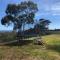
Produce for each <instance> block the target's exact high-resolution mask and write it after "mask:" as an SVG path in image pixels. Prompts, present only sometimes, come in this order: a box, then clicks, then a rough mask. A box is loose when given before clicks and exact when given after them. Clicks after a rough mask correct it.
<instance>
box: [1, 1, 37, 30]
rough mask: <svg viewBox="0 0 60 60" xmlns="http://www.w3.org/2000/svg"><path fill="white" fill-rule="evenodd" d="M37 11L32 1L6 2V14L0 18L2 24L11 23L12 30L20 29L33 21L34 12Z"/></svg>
mask: <svg viewBox="0 0 60 60" xmlns="http://www.w3.org/2000/svg"><path fill="white" fill-rule="evenodd" d="M37 11H38V8H37V5H36V4H35V3H33V2H32V1H28V2H26V1H24V2H21V3H20V4H8V6H7V9H6V16H5V17H3V18H2V20H1V23H2V25H6V24H7V25H9V24H11V23H13V25H14V28H13V29H14V30H17V29H19V30H21V28H22V26H24V25H25V24H31V23H33V22H34V16H35V13H36V12H37Z"/></svg>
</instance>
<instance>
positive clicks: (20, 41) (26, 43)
mask: <svg viewBox="0 0 60 60" xmlns="http://www.w3.org/2000/svg"><path fill="white" fill-rule="evenodd" d="M30 43H33V40H18V41H16V42H12V43H8V44H4V46H23V45H28V44H30Z"/></svg>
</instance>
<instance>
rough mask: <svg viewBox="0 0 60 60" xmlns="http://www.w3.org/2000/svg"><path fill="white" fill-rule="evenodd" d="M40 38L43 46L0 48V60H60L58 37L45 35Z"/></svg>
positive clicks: (57, 35) (59, 37)
mask: <svg viewBox="0 0 60 60" xmlns="http://www.w3.org/2000/svg"><path fill="white" fill-rule="evenodd" d="M42 38H43V40H44V42H45V45H44V46H40V45H33V44H28V45H23V46H0V60H60V35H59V34H56V35H55V34H54V35H47V36H43V37H42ZM32 39H33V38H32Z"/></svg>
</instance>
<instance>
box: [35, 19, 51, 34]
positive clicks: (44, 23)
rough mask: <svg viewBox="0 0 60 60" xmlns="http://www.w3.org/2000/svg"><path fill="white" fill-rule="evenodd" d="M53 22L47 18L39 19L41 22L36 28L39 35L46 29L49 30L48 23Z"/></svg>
mask: <svg viewBox="0 0 60 60" xmlns="http://www.w3.org/2000/svg"><path fill="white" fill-rule="evenodd" d="M50 23H51V22H50V21H49V20H46V19H39V22H38V23H37V24H36V25H35V28H36V30H37V32H38V33H39V35H41V34H44V33H45V32H46V31H48V25H49V24H50Z"/></svg>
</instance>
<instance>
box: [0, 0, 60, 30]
mask: <svg viewBox="0 0 60 60" xmlns="http://www.w3.org/2000/svg"><path fill="white" fill-rule="evenodd" d="M21 1H27V0H0V21H1V18H2V17H3V16H4V15H5V10H6V7H7V5H8V4H9V3H16V4H18V3H20V2H21ZM32 1H33V2H35V3H37V5H38V9H39V11H38V12H37V13H36V19H39V18H45V19H49V20H50V21H51V22H52V23H51V24H50V25H49V28H50V29H55V28H57V29H58V28H60V0H32ZM11 29H13V27H12V26H9V27H5V26H2V25H1V23H0V30H11Z"/></svg>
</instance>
